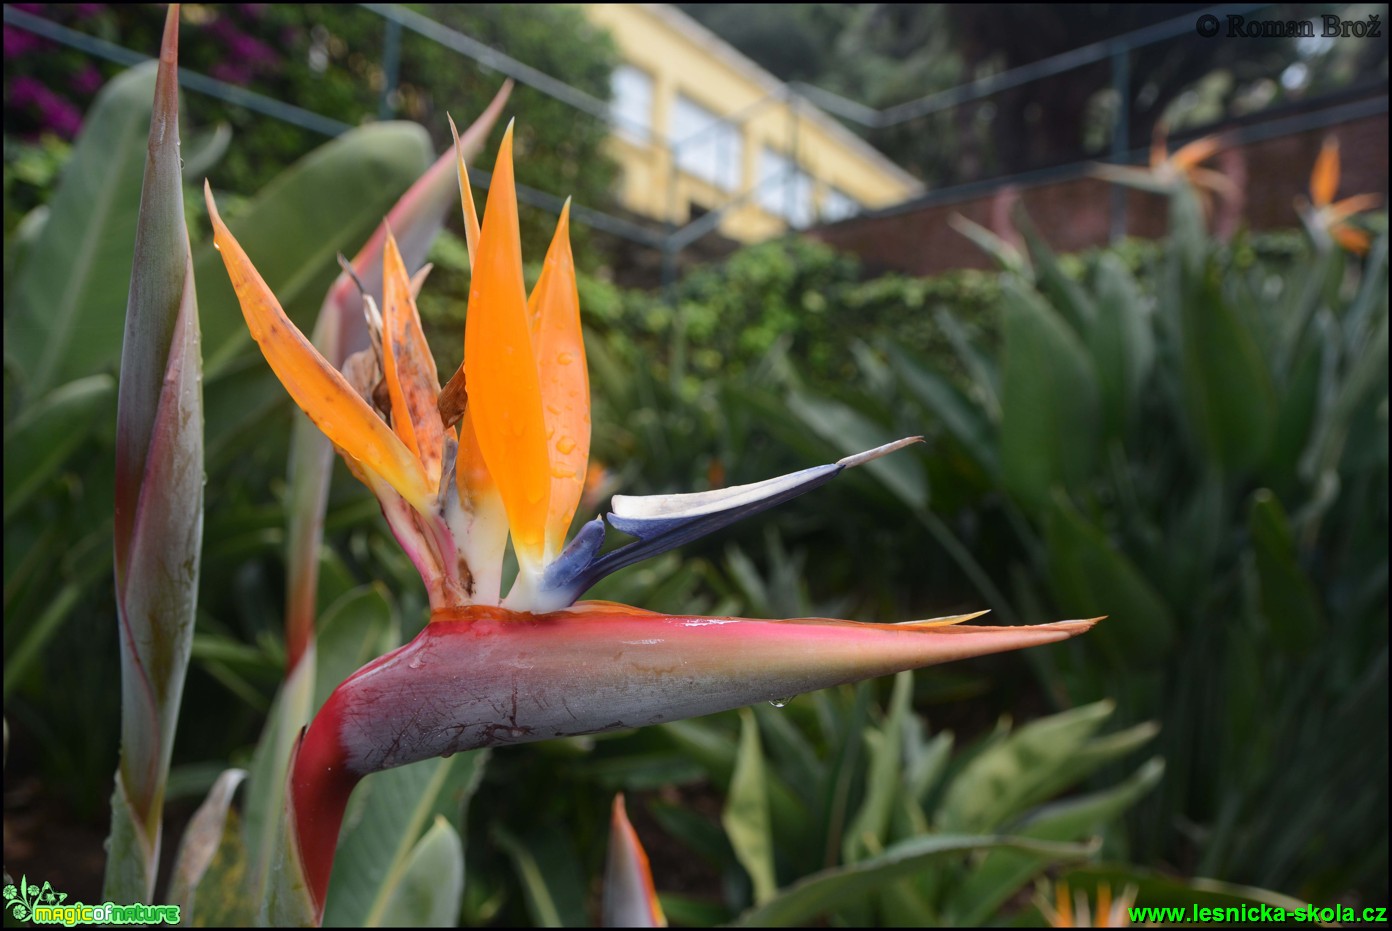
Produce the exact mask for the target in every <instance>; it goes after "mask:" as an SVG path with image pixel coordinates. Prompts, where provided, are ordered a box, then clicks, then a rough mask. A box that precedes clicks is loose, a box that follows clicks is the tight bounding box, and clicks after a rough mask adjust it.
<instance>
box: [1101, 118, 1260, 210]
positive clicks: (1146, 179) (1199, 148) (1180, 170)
mask: <svg viewBox="0 0 1392 931" xmlns="http://www.w3.org/2000/svg"><path fill="white" fill-rule="evenodd" d="M1221 148H1223V139H1222V137H1221V136H1203V137H1200V138H1198V139H1195V140H1194V141H1193V142H1187V143H1185V144H1184V145H1182V146H1180V147H1179V148H1178V149H1175V150H1174V151H1173V152H1170V151H1168V145H1167V142H1166V128H1165V124H1164V123H1163V122H1160V123H1156V124H1155V131H1154V133H1153V134H1152V136H1151V143H1150V166H1149V167H1148V168H1128V167H1125V166H1122V165H1098V166H1097V167H1096V168H1095V169H1094V170H1093V173H1094V174H1096V175H1097V176H1098V177H1100V178H1104V179H1106V180H1108V181H1115V182H1117V183H1119V184H1125V185H1127V186H1129V187H1134V188H1139V189H1141V190H1146V191H1155V192H1156V193H1167V192H1169V191H1171V190H1173V189H1174V187H1175V186H1176V185H1177V184H1181V183H1183V184H1188V185H1189V186H1190V187H1192V188H1194V190H1195V191H1197V192H1198V195H1199V199H1200V202H1201V203H1202V204H1203V207H1204V212H1205V213H1207V212H1208V211H1209V206H1210V204H1211V201H1212V198H1213V196H1214V195H1215V194H1216V195H1218V196H1219V197H1223V198H1226V199H1228V200H1236V199H1237V198H1238V197H1239V195H1240V192H1239V190H1238V187H1237V185H1236V184H1235V183H1233V180H1232V179H1231V178H1229V177H1228V176H1227V175H1225V174H1223V173H1222V172H1221V171H1218V170H1216V169H1213V168H1203V167H1201V166H1202V164H1203V163H1204V162H1206V161H1208V160H1209V159H1210V158H1212V157H1213V156H1214V155H1215V154H1217V152H1218V150H1219V149H1221Z"/></svg>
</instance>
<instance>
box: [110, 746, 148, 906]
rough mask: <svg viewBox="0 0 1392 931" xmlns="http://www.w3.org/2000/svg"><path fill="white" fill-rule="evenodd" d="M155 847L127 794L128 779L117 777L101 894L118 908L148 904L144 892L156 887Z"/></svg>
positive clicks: (112, 798) (112, 796)
mask: <svg viewBox="0 0 1392 931" xmlns="http://www.w3.org/2000/svg"><path fill="white" fill-rule="evenodd" d="M154 861H155V847H154V843H153V841H152V840H151V838H150V832H149V829H148V828H146V826H145V821H144V819H143V818H142V817H141V815H140V813H139V812H138V811H137V810H136V808H135V806H133V805H132V804H131V801H130V798H129V797H128V796H127V795H126V785H125V780H124V779H122V778H120V774H119V773H118V774H117V778H116V788H115V790H114V791H113V792H112V794H111V834H110V836H109V837H108V838H107V842H106V875H105V877H104V878H103V880H102V894H103V895H106V896H108V901H111V902H115V903H116V904H117V905H130V904H132V903H135V902H149V901H150V899H151V898H153V896H149V897H144V898H142V896H143V895H144V893H143V892H141V891H140V890H143V889H153V888H154V887H155V868H156V866H155V862H154Z"/></svg>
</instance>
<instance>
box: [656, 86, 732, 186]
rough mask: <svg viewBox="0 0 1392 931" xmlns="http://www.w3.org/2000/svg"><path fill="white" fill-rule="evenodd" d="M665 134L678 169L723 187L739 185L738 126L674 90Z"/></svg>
mask: <svg viewBox="0 0 1392 931" xmlns="http://www.w3.org/2000/svg"><path fill="white" fill-rule="evenodd" d="M667 138H668V140H669V141H670V142H671V144H672V146H673V147H674V149H675V155H676V160H677V167H678V168H680V169H681V170H682V171H684V172H686V173H687V174H690V175H694V176H696V177H697V178H700V179H701V180H703V181H709V182H710V183H711V184H714V185H715V186H716V187H719V188H721V189H723V190H726V191H734V190H737V189H738V188H739V186H740V176H741V175H742V174H743V171H742V169H743V163H744V140H743V139H742V138H741V136H740V128H739V127H738V126H736V125H734V124H731V123H724V122H721V120H720V117H718V116H716V115H715V114H714V113H712V112H711V111H709V110H707V109H706V108H705V107H703V106H701V105H700V104H698V103H695V102H693V101H691V100H689V99H688V98H686V97H683V96H681V95H680V94H678V95H677V101H676V105H675V106H674V107H673V108H672V121H671V126H670V128H669V129H668V132H667Z"/></svg>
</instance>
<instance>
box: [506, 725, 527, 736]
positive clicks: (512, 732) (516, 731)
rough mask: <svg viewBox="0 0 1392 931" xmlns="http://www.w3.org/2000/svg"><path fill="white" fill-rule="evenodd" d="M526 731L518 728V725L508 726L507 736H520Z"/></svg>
mask: <svg viewBox="0 0 1392 931" xmlns="http://www.w3.org/2000/svg"><path fill="white" fill-rule="evenodd" d="M526 733H527V732H526V731H525V730H523V729H522V728H520V727H510V728H508V736H509V737H522V736H524V735H525V734H526Z"/></svg>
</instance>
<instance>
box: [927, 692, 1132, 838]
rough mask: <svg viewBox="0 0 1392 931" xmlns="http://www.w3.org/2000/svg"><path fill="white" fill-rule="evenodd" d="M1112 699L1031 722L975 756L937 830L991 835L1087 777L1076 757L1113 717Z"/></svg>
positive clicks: (950, 793)
mask: <svg viewBox="0 0 1392 931" xmlns="http://www.w3.org/2000/svg"><path fill="white" fill-rule="evenodd" d="M1115 707H1116V706H1115V705H1114V704H1113V703H1112V702H1111V701H1100V702H1094V703H1093V704H1091V705H1084V706H1083V707H1081V708H1075V709H1073V710H1072V711H1065V712H1063V713H1061V714H1055V715H1050V716H1049V717H1047V718H1042V719H1040V720H1038V721H1032V722H1030V723H1029V724H1026V725H1025V726H1024V727H1021V728H1019V729H1018V730H1016V731H1015V732H1014V733H1011V734H1009V735H1007V736H1006V737H1005V738H1004V739H1002V740H999V741H997V742H995V743H993V744H991V745H990V746H989V747H987V748H986V749H985V750H984V751H982V752H981V753H979V754H978V755H977V756H976V757H974V758H972V759H971V760H970V762H968V763H967V765H966V766H964V767H963V768H962V769H961V771H960V772H958V773H957V775H956V776H955V777H954V778H953V780H952V782H951V783H950V784H949V786H948V788H947V791H946V792H944V793H943V797H942V801H941V803H940V804H939V806H938V817H937V828H938V829H939V830H941V831H946V832H949V833H955V832H968V831H989V830H994V829H995V828H997V827H999V826H1001V825H1004V824H1006V823H1007V822H1009V821H1010V819H1012V818H1015V817H1017V816H1018V815H1020V814H1021V813H1023V812H1024V811H1026V810H1027V809H1028V808H1030V807H1031V806H1033V805H1037V804H1038V803H1040V802H1042V801H1044V800H1045V799H1047V798H1049V797H1050V796H1052V795H1054V794H1056V793H1058V792H1060V791H1062V790H1063V789H1065V788H1067V787H1068V786H1069V785H1071V784H1072V783H1073V782H1075V781H1077V780H1078V779H1080V778H1082V777H1083V776H1084V775H1086V772H1085V771H1084V772H1079V771H1078V769H1076V768H1075V765H1076V764H1075V763H1074V758H1075V757H1076V756H1077V755H1078V754H1079V753H1080V752H1081V751H1082V750H1083V748H1084V747H1086V746H1087V744H1088V742H1089V740H1090V739H1091V738H1092V736H1093V734H1095V733H1096V732H1097V730H1098V728H1100V727H1101V726H1102V724H1103V723H1104V722H1105V721H1106V720H1107V719H1108V718H1109V717H1111V715H1112V712H1113V711H1114V710H1115Z"/></svg>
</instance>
